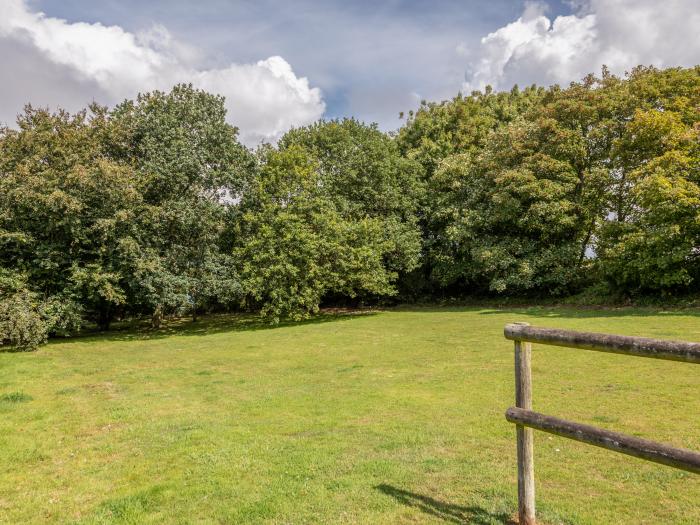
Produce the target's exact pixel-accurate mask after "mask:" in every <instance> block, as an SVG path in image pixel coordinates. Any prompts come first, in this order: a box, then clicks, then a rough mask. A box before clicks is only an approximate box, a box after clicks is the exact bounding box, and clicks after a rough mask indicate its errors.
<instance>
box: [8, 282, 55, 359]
mask: <svg viewBox="0 0 700 525" xmlns="http://www.w3.org/2000/svg"><path fill="white" fill-rule="evenodd" d="M39 310H40V303H39V301H37V299H36V295H35V294H33V293H31V292H30V291H28V290H26V289H24V290H20V291H17V292H14V293H13V294H11V295H5V296H0V346H2V345H8V346H10V347H12V348H14V349H15V350H34V349H35V348H36V347H37V346H39V345H41V344H43V343H45V342H46V339H47V337H48V332H49V330H48V325H47V323H46V321H45V320H44V319H43V318H42V316H41V314H40V312H39Z"/></svg>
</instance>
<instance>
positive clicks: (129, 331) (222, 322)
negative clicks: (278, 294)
mask: <svg viewBox="0 0 700 525" xmlns="http://www.w3.org/2000/svg"><path fill="white" fill-rule="evenodd" d="M376 313H377V312H375V311H370V310H357V311H334V312H325V313H320V314H318V315H315V316H313V317H311V318H310V319H305V320H302V321H282V322H280V323H278V324H270V323H269V322H267V321H265V320H263V319H261V318H260V317H259V316H257V315H254V314H217V315H209V316H203V317H201V318H200V319H199V320H197V321H196V322H192V320H191V319H189V318H178V319H168V320H166V321H164V322H163V326H161V327H160V328H150V326H149V324H148V322H147V321H136V322H125V323H122V324H117V325H116V326H115V327H114V328H113V329H112V330H110V331H109V332H96V331H92V332H90V331H86V332H83V333H81V334H79V335H77V336H75V337H73V338H70V339H73V340H76V341H79V342H91V341H95V340H100V341H137V340H147V339H163V338H166V337H171V336H173V335H195V336H199V335H211V334H218V333H226V332H244V331H255V330H273V329H277V328H283V327H290V326H304V325H310V324H321V323H331V322H339V321H349V320H352V319H356V318H358V317H368V316H372V315H376ZM59 341H60V339H59Z"/></svg>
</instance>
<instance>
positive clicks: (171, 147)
mask: <svg viewBox="0 0 700 525" xmlns="http://www.w3.org/2000/svg"><path fill="white" fill-rule="evenodd" d="M225 116H226V109H225V108H224V99H223V97H220V96H215V95H211V94H209V93H206V92H204V91H201V90H196V89H194V88H193V87H192V86H190V85H178V86H175V87H174V88H173V89H172V91H171V92H170V93H162V92H159V91H154V92H151V93H146V94H142V95H139V97H138V98H137V100H136V101H126V102H124V103H122V104H120V105H119V106H117V107H116V108H115V109H114V111H112V113H111V118H112V120H113V121H114V122H115V124H116V126H117V129H120V130H124V132H123V133H119V134H113V135H112V139H113V140H112V143H111V152H112V155H114V156H115V157H116V158H119V159H122V160H124V161H126V162H128V163H129V164H131V165H133V166H135V169H136V170H137V172H138V173H139V175H140V177H141V178H142V180H143V181H144V189H143V196H144V197H143V198H144V204H145V207H144V211H143V213H142V215H141V216H140V218H139V230H140V237H139V244H140V245H141V246H143V247H144V250H143V253H142V255H141V256H140V257H139V258H138V259H137V260H135V261H134V266H135V271H134V272H133V274H132V279H133V286H132V289H134V290H140V291H141V292H140V293H139V296H138V297H136V298H134V299H133V301H134V302H138V303H140V304H143V305H144V307H146V308H150V309H151V310H152V312H153V313H154V317H153V318H154V324H158V323H159V319H160V316H161V315H162V312H163V310H164V309H167V308H171V309H173V308H178V307H187V308H188V309H189V310H190V311H191V313H192V315H193V317H194V318H196V313H197V310H198V309H199V308H201V307H203V306H205V304H206V303H207V302H208V301H211V300H218V299H221V300H225V301H230V300H231V299H232V297H233V296H236V295H239V290H238V288H239V284H238V281H237V279H236V277H235V276H234V275H233V274H232V271H233V264H232V261H230V260H229V257H230V252H228V251H227V250H223V249H222V247H221V244H220V242H221V237H222V233H223V230H224V228H225V225H226V217H227V207H229V206H231V205H232V204H234V203H235V201H236V199H238V198H240V192H241V190H242V188H243V186H244V184H245V182H246V179H247V177H248V172H249V169H250V166H251V162H252V158H251V156H250V154H249V153H248V152H247V150H246V149H245V148H244V147H243V146H241V145H240V143H239V142H238V140H237V133H238V130H237V129H236V128H235V127H233V126H231V125H229V124H227V123H226V121H225Z"/></svg>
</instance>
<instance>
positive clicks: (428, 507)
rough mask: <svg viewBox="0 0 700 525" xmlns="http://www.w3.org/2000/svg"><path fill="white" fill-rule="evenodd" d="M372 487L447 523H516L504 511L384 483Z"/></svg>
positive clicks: (482, 524) (474, 524)
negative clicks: (436, 497) (438, 498)
mask: <svg viewBox="0 0 700 525" xmlns="http://www.w3.org/2000/svg"><path fill="white" fill-rule="evenodd" d="M374 488H375V489H377V490H378V491H380V492H383V493H384V494H386V495H387V496H391V497H392V498H394V499H395V500H396V501H398V502H399V503H401V504H402V505H406V506H407V507H412V508H415V509H418V510H420V511H421V512H423V513H425V514H429V515H431V516H433V517H436V518H439V519H441V520H443V521H445V522H448V523H469V524H472V525H488V524H492V523H504V524H508V525H512V524H515V523H516V522H514V521H513V520H512V519H511V517H510V516H508V515H507V514H505V513H494V512H488V511H487V510H485V509H483V508H481V507H476V506H469V507H467V506H464V505H455V504H454V503H447V502H445V501H440V500H437V499H434V498H431V497H429V496H423V495H422V494H416V493H415V492H409V491H407V490H403V489H399V488H397V487H393V486H391V485H387V484H385V483H382V484H381V485H377V486H376V487H374Z"/></svg>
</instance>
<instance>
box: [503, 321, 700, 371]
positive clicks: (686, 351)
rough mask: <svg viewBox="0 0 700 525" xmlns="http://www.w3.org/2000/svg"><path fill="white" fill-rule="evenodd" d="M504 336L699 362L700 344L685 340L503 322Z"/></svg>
mask: <svg viewBox="0 0 700 525" xmlns="http://www.w3.org/2000/svg"><path fill="white" fill-rule="evenodd" d="M504 335H505V337H506V339H511V340H514V341H528V342H531V343H539V344H544V345H554V346H564V347H568V348H580V349H583V350H596V351H599V352H609V353H614V354H625V355H634V356H638V357H650V358H654V359H666V360H670V361H682V362H686V363H697V364H700V343H692V342H687V341H667V340H664V339H650V338H647V337H631V336H626V335H611V334H599V333H595V332H575V331H573V330H559V329H555V328H537V327H535V326H529V325H523V324H521V323H514V324H508V325H506V327H505V329H504Z"/></svg>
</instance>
